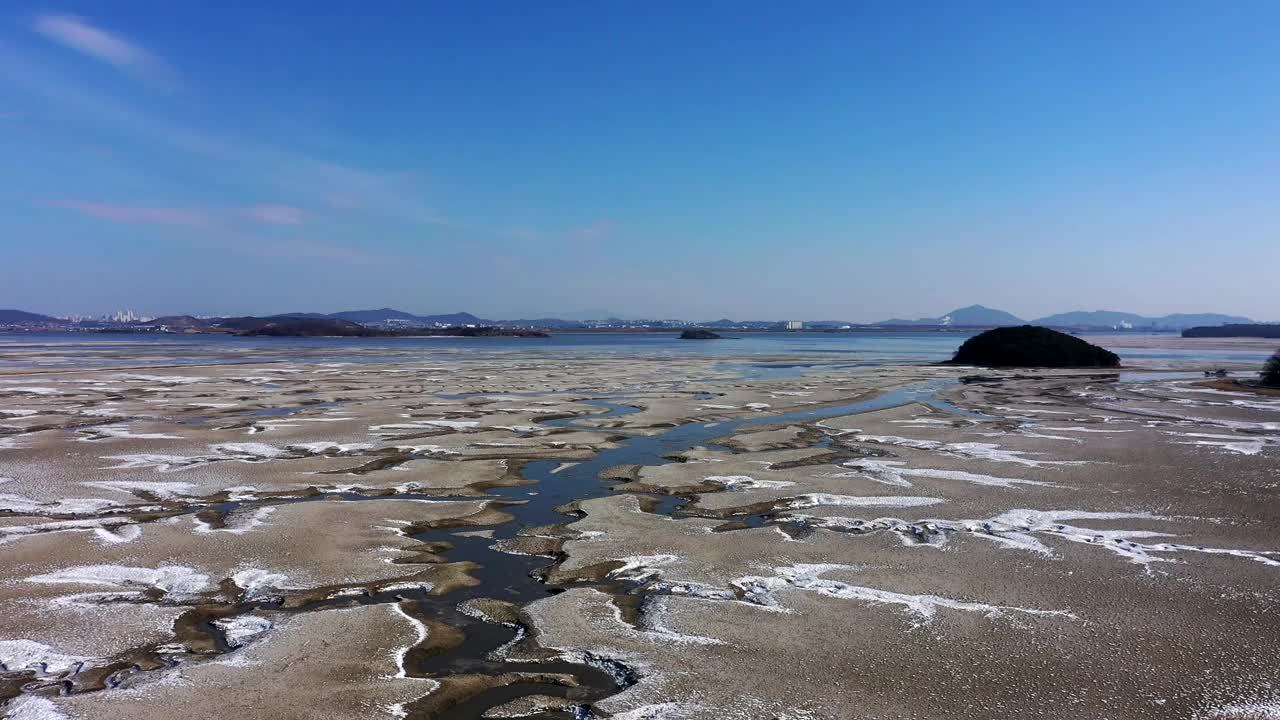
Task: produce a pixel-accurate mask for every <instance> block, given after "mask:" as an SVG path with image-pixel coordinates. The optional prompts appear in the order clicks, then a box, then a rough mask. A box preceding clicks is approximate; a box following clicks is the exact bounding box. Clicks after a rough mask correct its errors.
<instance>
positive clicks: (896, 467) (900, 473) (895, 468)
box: [829, 459, 1056, 488]
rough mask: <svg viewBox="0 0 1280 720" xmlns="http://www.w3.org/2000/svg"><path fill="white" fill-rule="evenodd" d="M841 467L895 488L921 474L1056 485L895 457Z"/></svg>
mask: <svg viewBox="0 0 1280 720" xmlns="http://www.w3.org/2000/svg"><path fill="white" fill-rule="evenodd" d="M843 465H844V467H848V468H853V469H854V470H857V471H858V474H860V475H864V476H866V477H867V478H869V479H871V480H874V481H875V482H878V483H881V484H883V485H895V486H897V487H911V481H910V480H907V476H910V477H922V478H930V479H935V480H957V481H960V482H967V483H973V484H974V485H986V486H989V487H1003V488H1010V487H1015V486H1017V485H1042V486H1046V487H1056V486H1055V485H1054V483H1049V482H1042V481H1039V480H1023V479H1021V478H1002V477H995V476H993V475H980V474H977V473H971V472H964V471H961V470H935V469H930V468H909V467H906V463H904V462H900V461H895V460H870V459H860V460H850V461H848V462H845V463H843ZM829 477H847V475H846V474H843V473H841V474H837V475H831V476H829Z"/></svg>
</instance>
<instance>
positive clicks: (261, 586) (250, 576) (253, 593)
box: [231, 567, 289, 601]
mask: <svg viewBox="0 0 1280 720" xmlns="http://www.w3.org/2000/svg"><path fill="white" fill-rule="evenodd" d="M231 581H232V582H234V583H235V584H236V586H237V587H239V588H240V589H241V590H244V599H245V600H246V601H253V600H262V599H265V598H269V597H272V596H273V595H278V594H279V591H280V590H287V589H289V585H288V582H289V576H287V575H284V574H283V573H275V572H271V571H270V570H263V569H261V568H255V567H249V568H242V569H240V570H237V571H236V572H235V574H234V575H232V576H231Z"/></svg>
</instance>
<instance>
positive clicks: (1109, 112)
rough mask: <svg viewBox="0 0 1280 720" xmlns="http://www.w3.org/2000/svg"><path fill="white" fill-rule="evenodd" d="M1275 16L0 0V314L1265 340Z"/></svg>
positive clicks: (1131, 9)
mask: <svg viewBox="0 0 1280 720" xmlns="http://www.w3.org/2000/svg"><path fill="white" fill-rule="evenodd" d="M1276 20H1280V6H1277V5H1274V4H1269V3H1264V2H1240V3H1232V4H1229V5H1225V6H1215V7H1209V6H1199V5H1195V4H1128V5H1121V6H1115V5H1113V4H1103V3H1099V2H1086V3H1079V4H1071V5H1070V6H1060V5H1056V4H1055V5H1040V6H1032V4H1025V5H1014V6H1009V5H1005V4H999V3H980V4H978V5H976V6H972V5H971V6H967V7H958V6H957V7H925V6H920V7H916V8H892V7H880V6H867V7H852V6H846V5H838V4H819V3H805V4H801V5H799V6H796V5H789V6H787V7H786V8H783V7H781V6H773V5H770V4H751V3H748V4H745V5H744V4H741V3H734V4H728V3H714V2H713V3H705V4H699V5H697V6H695V7H686V6H682V5H678V4H664V3H657V4H646V5H644V6H622V5H602V6H595V5H588V4H560V5H541V6H531V5H530V6H525V5H517V4H511V5H501V6H475V7H472V6H466V7H450V6H420V5H418V4H394V5H391V6H380V7H379V6H372V7H359V8H348V9H341V8H335V7H328V6H325V5H323V4H322V5H320V6H315V5H312V4H306V5H304V4H302V3H297V2H282V3H277V4H273V5H272V6H270V7H256V6H255V7H248V6H246V7H236V6H230V5H214V6H188V5H173V6H165V5H160V6H145V7H144V6H142V5H128V6H126V5H124V4H119V3H108V2H102V1H101V0H89V1H85V2H66V3H55V4H52V5H49V4H44V3H39V4H37V3H33V2H27V1H26V0H20V1H19V2H16V3H11V4H9V5H7V6H6V8H5V9H4V10H3V11H0V152H3V154H4V157H5V158H6V162H5V163H3V164H0V177H3V178H4V182H3V183H0V238H3V240H0V251H2V255H3V262H0V307H12V308H18V309H24V310H29V311H32V312H41V313H49V314H57V315H66V314H82V313H94V314H98V313H102V312H108V311H111V310H115V309H121V308H133V309H135V310H137V311H139V312H147V313H152V312H161V313H192V314H210V313H228V314H271V313H279V312H299V311H316V312H334V311H340V310H351V309H364V308H381V307H394V308H399V309H403V310H407V311H410V312H415V313H449V312H457V311H468V312H472V313H475V314H477V315H480V316H484V317H492V318H515V317H532V316H540V315H543V314H545V313H554V312H556V311H555V308H561V309H562V310H561V311H560V312H567V313H570V314H580V311H573V310H572V308H575V307H582V308H602V309H605V310H608V311H609V312H611V313H616V314H619V315H622V316H624V317H642V316H643V317H653V318H660V317H674V318H682V319H692V320H709V319H715V318H720V317H729V318H732V319H756V318H761V319H785V318H802V319H815V320H816V319H838V320H851V321H857V322H872V321H878V320H884V319H887V318H890V317H902V318H917V317H926V316H936V315H937V314H939V313H943V312H947V311H948V310H950V309H952V308H955V307H959V306H966V305H970V304H973V303H980V304H983V305H986V306H988V307H993V308H999V309H1003V310H1007V311H1009V312H1012V313H1014V314H1016V315H1018V316H1020V317H1023V318H1026V319H1034V318H1037V317H1041V316H1045V315H1048V314H1052V313H1058V312H1067V311H1074V310H1093V309H1099V308H1105V309H1113V310H1120V311H1126V312H1134V313H1139V314H1143V315H1155V316H1159V315H1166V314H1170V313H1200V312H1215V313H1228V314H1235V315H1244V316H1248V317H1251V318H1253V319H1256V320H1264V321H1265V320H1274V319H1277V317H1276V316H1278V315H1280V311H1278V310H1277V308H1278V307H1280V302H1278V300H1280V292H1277V291H1276V290H1275V289H1274V288H1275V282H1274V278H1275V274H1276V268H1277V267H1280V242H1277V238H1276V235H1275V232H1276V231H1275V228H1276V227H1277V226H1278V223H1280V211H1277V210H1276V208H1275V202H1274V195H1275V190H1276V189H1277V178H1280V150H1277V149H1276V145H1275V142H1274V138H1275V137H1276V136H1277V135H1278V133H1277V131H1280V102H1277V101H1276V100H1275V99H1274V92H1273V90H1274V88H1275V86H1276V82H1277V81H1278V80H1280V47H1277V46H1276V45H1275V43H1274V42H1273V40H1272V39H1271V38H1270V28H1271V27H1272V26H1273V25H1274V21H1276ZM526 307H534V308H540V309H538V310H536V311H526V310H522V309H521V308H526ZM565 308H567V309H569V310H563V309H565Z"/></svg>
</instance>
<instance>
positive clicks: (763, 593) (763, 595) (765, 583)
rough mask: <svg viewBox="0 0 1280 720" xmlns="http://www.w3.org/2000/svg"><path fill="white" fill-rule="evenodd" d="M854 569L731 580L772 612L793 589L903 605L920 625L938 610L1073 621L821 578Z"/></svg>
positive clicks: (816, 567)
mask: <svg viewBox="0 0 1280 720" xmlns="http://www.w3.org/2000/svg"><path fill="white" fill-rule="evenodd" d="M857 569H858V568H856V567H854V566H851V565H831V564H798V565H791V566H788V567H779V568H774V570H773V571H774V573H775V575H774V576H773V577H760V576H751V577H743V578H738V579H737V580H734V581H733V583H732V584H733V585H734V586H735V587H738V588H739V589H741V590H742V591H743V593H744V594H745V596H746V598H747V599H748V600H750V601H751V602H754V603H757V604H760V605H764V606H766V607H775V608H777V607H781V605H780V603H779V602H778V600H777V598H775V597H774V595H773V593H774V592H776V591H777V590H780V589H786V588H796V589H799V590H805V591H809V592H815V593H818V594H820V595H826V596H828V597H834V598H841V599H845V600H858V601H861V602H864V603H867V604H869V605H902V606H903V607H904V608H905V609H906V611H907V612H908V613H911V614H912V615H914V616H916V618H918V619H919V621H920V622H928V621H929V620H931V619H933V617H934V616H935V615H936V614H937V612H938V609H939V608H948V609H951V610H960V611H964V612H978V613H982V614H983V615H985V616H987V617H989V618H996V617H1001V616H1003V615H1005V614H1006V613H1021V614H1026V615H1038V616H1049V617H1062V618H1067V619H1074V618H1075V616H1074V615H1072V614H1071V613H1068V612H1065V611H1062V610H1038V609H1034V608H1020V607H1010V606H1004V605H988V604H987V603H978V602H968V601H964V600H955V599H953V598H948V597H942V596H940V595H907V594H904V593H896V592H890V591H888V590H880V589H877V588H871V587H863V586H859V585H851V584H849V583H845V582H840V581H837V580H826V579H824V578H822V577H821V576H822V575H823V574H825V573H828V572H831V571H833V570H857Z"/></svg>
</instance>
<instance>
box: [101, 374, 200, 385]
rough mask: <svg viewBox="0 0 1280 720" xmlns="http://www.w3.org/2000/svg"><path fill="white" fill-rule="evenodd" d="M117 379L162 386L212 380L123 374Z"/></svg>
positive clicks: (193, 377)
mask: <svg viewBox="0 0 1280 720" xmlns="http://www.w3.org/2000/svg"><path fill="white" fill-rule="evenodd" d="M115 377H116V379H119V380H124V381H126V382H152V383H160V384H161V385H193V384H195V383H199V382H205V381H206V380H209V379H210V378H207V377H199V376H196V375H192V376H187V375H143V374H140V373H123V374H120V375H116V376H115Z"/></svg>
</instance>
